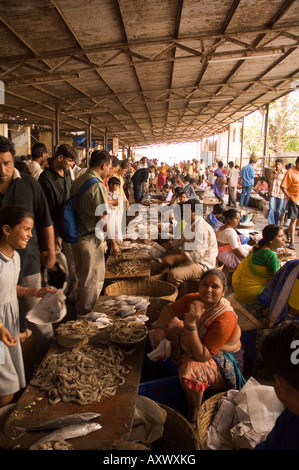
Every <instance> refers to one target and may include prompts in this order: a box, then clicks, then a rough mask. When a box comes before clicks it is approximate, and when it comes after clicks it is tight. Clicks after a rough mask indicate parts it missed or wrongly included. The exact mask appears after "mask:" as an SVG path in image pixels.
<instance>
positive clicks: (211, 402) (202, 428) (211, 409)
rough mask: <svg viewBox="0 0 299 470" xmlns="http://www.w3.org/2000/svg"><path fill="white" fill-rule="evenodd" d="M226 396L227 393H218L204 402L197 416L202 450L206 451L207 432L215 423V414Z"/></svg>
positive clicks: (199, 441)
mask: <svg viewBox="0 0 299 470" xmlns="http://www.w3.org/2000/svg"><path fill="white" fill-rule="evenodd" d="M224 395H226V392H221V393H217V394H216V395H213V396H212V397H211V398H209V399H208V400H206V401H204V402H203V403H202V405H201V407H200V410H199V413H198V416H197V433H198V436H197V439H198V444H199V449H200V450H205V448H206V442H207V432H208V430H209V427H210V425H211V423H212V421H213V418H214V415H215V412H216V411H217V409H218V404H219V400H220V399H221V398H222V397H223V396H224Z"/></svg>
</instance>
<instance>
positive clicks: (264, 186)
mask: <svg viewBox="0 0 299 470" xmlns="http://www.w3.org/2000/svg"><path fill="white" fill-rule="evenodd" d="M253 191H254V192H256V193H258V194H259V195H260V196H262V197H266V196H267V194H268V191H269V187H268V183H267V180H266V178H265V177H264V176H261V178H260V180H259V181H258V182H257V184H256V185H255V186H254V188H253Z"/></svg>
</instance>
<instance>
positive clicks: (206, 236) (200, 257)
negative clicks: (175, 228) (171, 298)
mask: <svg viewBox="0 0 299 470" xmlns="http://www.w3.org/2000/svg"><path fill="white" fill-rule="evenodd" d="M200 206H201V205H200V203H199V201H197V200H194V199H189V200H188V201H186V202H185V203H184V204H183V205H182V214H183V216H182V219H183V220H184V221H185V222H186V223H185V224H183V227H184V231H183V233H182V234H181V238H174V239H173V240H171V241H169V242H168V243H166V244H164V245H163V246H164V248H166V250H177V251H178V253H167V252H166V254H165V255H164V256H163V257H162V259H161V263H162V266H163V265H164V266H167V267H168V268H169V273H168V276H167V281H168V282H170V283H171V284H174V285H176V286H179V285H180V284H181V283H182V282H184V281H186V280H187V279H194V278H199V277H200V276H201V275H202V273H203V272H204V271H206V270H207V269H211V268H214V267H215V266H216V258H217V254H218V248H217V241H216V236H215V232H214V230H213V229H212V227H211V226H210V225H209V224H207V222H206V221H205V220H204V219H203V217H202V216H201V215H199V213H200V210H201V207H200Z"/></svg>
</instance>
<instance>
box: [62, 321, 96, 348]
mask: <svg viewBox="0 0 299 470" xmlns="http://www.w3.org/2000/svg"><path fill="white" fill-rule="evenodd" d="M98 332H99V330H98V327H97V326H96V325H95V324H94V323H92V322H90V321H88V320H85V319H83V320H76V321H68V322H66V323H61V325H59V327H58V328H57V330H56V339H57V342H58V344H60V346H63V347H64V348H78V347H80V346H84V345H85V344H87V343H88V342H89V338H90V337H92V336H95V335H96V334H98Z"/></svg>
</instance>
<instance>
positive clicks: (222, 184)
mask: <svg viewBox="0 0 299 470" xmlns="http://www.w3.org/2000/svg"><path fill="white" fill-rule="evenodd" d="M222 169H223V162H219V163H218V168H216V170H215V171H214V176H215V178H216V179H215V182H214V187H213V192H214V194H215V196H216V197H217V198H218V199H219V201H220V202H221V204H223V197H224V194H225V188H226V176H225V174H224V173H223V171H222Z"/></svg>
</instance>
